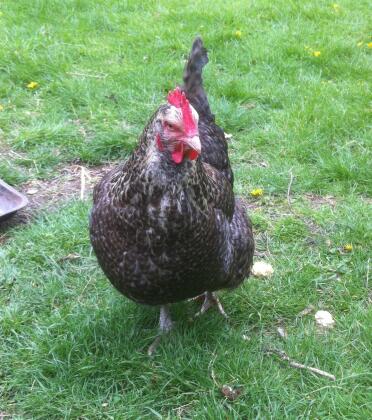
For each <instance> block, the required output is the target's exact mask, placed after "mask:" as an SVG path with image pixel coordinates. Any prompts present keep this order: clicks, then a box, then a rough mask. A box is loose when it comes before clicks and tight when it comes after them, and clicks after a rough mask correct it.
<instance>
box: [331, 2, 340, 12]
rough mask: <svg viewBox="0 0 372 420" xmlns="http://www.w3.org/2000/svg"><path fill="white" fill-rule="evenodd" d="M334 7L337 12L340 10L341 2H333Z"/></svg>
mask: <svg viewBox="0 0 372 420" xmlns="http://www.w3.org/2000/svg"><path fill="white" fill-rule="evenodd" d="M332 7H333V10H334V11H335V12H339V11H340V5H339V4H337V3H333V4H332Z"/></svg>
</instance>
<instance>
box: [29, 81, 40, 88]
mask: <svg viewBox="0 0 372 420" xmlns="http://www.w3.org/2000/svg"><path fill="white" fill-rule="evenodd" d="M27 87H28V88H29V89H31V90H33V89H37V88H38V87H39V83H37V82H30V83H29V84H28V85H27Z"/></svg>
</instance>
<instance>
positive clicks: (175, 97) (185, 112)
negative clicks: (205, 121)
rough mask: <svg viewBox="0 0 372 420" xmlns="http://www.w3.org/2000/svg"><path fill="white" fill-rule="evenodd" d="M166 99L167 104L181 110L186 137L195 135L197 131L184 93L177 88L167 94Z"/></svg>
mask: <svg viewBox="0 0 372 420" xmlns="http://www.w3.org/2000/svg"><path fill="white" fill-rule="evenodd" d="M167 99H168V103H170V104H171V105H173V106H175V107H176V108H181V112H182V120H183V126H184V130H185V134H186V135H188V136H194V135H196V134H197V131H198V130H197V127H196V124H195V122H194V119H193V117H192V112H191V108H190V103H189V101H188V100H187V98H186V95H185V92H182V91H181V89H180V88H179V87H178V86H177V87H176V89H174V90H172V91H170V92H169V93H168V97H167Z"/></svg>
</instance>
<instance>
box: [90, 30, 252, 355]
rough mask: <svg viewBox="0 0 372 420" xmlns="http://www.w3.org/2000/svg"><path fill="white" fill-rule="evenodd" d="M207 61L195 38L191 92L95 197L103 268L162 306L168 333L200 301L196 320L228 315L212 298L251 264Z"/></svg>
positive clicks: (128, 290)
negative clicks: (182, 307) (188, 305)
mask: <svg viewBox="0 0 372 420" xmlns="http://www.w3.org/2000/svg"><path fill="white" fill-rule="evenodd" d="M207 62H208V56H207V51H206V49H205V48H204V47H203V43H202V40H201V39H200V38H196V40H195V41H194V43H193V46H192V50H191V53H190V56H189V59H188V62H187V64H186V67H185V71H184V78H183V80H184V85H183V86H182V88H180V87H177V88H176V89H175V90H173V91H171V92H169V94H168V97H167V103H166V104H165V105H161V106H160V107H159V108H158V109H157V111H156V112H155V114H154V115H153V116H152V118H151V119H150V121H149V123H148V124H147V126H146V128H145V129H144V131H143V133H142V135H141V137H140V139H139V143H138V146H137V147H136V149H135V150H134V152H133V153H132V155H131V156H130V158H129V159H128V160H127V161H126V162H125V163H123V164H121V165H119V166H117V167H116V168H115V169H113V170H112V171H111V172H109V173H108V174H106V175H105V176H104V177H103V178H102V180H101V181H100V182H99V183H98V184H97V185H96V186H95V189H94V195H93V209H92V213H91V219H90V236H91V242H92V245H93V248H94V251H95V253H96V256H97V259H98V262H99V264H100V266H101V267H102V269H103V271H104V272H105V274H106V275H107V277H108V278H109V280H110V281H111V283H112V284H113V285H114V286H115V287H116V289H118V290H119V291H120V292H121V293H122V294H124V295H125V296H126V297H128V298H129V299H132V300H133V301H135V302H137V303H140V304H146V305H159V306H160V322H159V324H160V331H161V332H162V333H163V332H167V331H169V330H170V329H171V327H172V321H171V318H170V313H169V308H168V304H170V303H174V302H179V301H182V300H185V299H189V298H193V297H197V296H199V295H203V296H204V303H203V304H202V307H201V310H200V311H199V312H198V314H202V313H204V312H205V311H206V310H207V309H208V308H210V307H211V306H212V305H217V308H218V309H219V310H220V312H221V313H222V314H223V315H225V316H226V314H225V312H224V310H223V308H222V305H221V304H220V302H219V300H218V298H217V296H216V295H215V293H214V292H215V291H216V290H219V289H232V288H235V287H237V286H238V285H240V284H241V283H242V282H243V281H244V279H245V278H246V277H248V276H249V273H250V269H251V265H252V258H253V251H254V240H253V236H252V227H251V223H250V220H249V218H248V217H247V215H246V208H245V205H244V202H243V201H242V200H241V199H238V198H235V196H234V193H233V173H232V170H231V167H230V162H229V157H228V150H227V148H228V147H227V142H226V139H225V136H224V132H223V131H222V130H221V128H219V127H218V126H217V125H216V124H215V119H214V115H213V114H212V113H211V110H210V107H209V103H208V99H207V96H206V94H205V91H204V89H203V82H202V75H201V73H202V68H203V67H204V65H205V64H206V63H207ZM159 337H160V336H159ZM155 347H156V345H155V343H154V344H153V345H152V346H151V347H150V349H149V353H151V352H152V351H153V350H154V349H155Z"/></svg>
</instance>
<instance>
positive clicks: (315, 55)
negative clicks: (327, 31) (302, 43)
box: [313, 51, 322, 57]
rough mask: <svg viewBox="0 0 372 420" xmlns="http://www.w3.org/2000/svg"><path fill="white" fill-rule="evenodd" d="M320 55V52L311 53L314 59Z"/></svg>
mask: <svg viewBox="0 0 372 420" xmlns="http://www.w3.org/2000/svg"><path fill="white" fill-rule="evenodd" d="M321 54H322V53H321V52H320V51H313V56H314V57H320V55H321Z"/></svg>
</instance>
